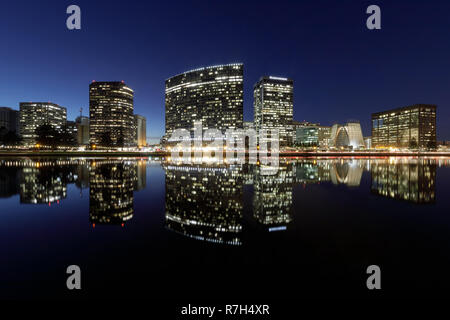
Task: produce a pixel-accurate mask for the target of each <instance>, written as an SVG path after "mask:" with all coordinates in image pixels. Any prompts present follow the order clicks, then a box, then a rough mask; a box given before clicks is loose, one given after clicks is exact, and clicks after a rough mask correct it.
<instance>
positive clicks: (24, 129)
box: [19, 102, 67, 145]
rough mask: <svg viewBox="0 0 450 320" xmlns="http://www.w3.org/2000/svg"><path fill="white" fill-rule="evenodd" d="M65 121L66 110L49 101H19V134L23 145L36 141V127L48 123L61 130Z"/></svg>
mask: <svg viewBox="0 0 450 320" xmlns="http://www.w3.org/2000/svg"><path fill="white" fill-rule="evenodd" d="M66 121H67V110H66V108H64V107H61V106H59V105H57V104H55V103H50V102H21V103H20V113H19V125H20V134H21V136H22V138H23V143H24V144H25V145H33V144H35V143H36V138H37V135H36V129H37V128H38V127H40V126H42V125H50V126H52V127H53V128H54V129H56V130H57V131H61V129H62V127H63V126H64V125H65V124H66Z"/></svg>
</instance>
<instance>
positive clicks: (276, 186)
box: [253, 163, 294, 231]
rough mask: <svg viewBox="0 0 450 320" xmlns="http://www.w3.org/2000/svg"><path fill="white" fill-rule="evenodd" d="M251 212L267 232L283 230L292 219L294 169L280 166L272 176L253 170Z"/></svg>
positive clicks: (257, 168) (259, 169)
mask: <svg viewBox="0 0 450 320" xmlns="http://www.w3.org/2000/svg"><path fill="white" fill-rule="evenodd" d="M254 172H255V174H254V178H253V181H254V183H253V185H254V198H253V212H254V217H255V219H256V220H257V221H258V222H259V223H261V224H263V225H265V226H267V227H268V229H269V231H276V230H284V229H285V228H286V225H287V224H289V222H291V221H292V219H293V213H292V188H293V186H294V167H293V165H292V164H283V163H281V164H280V167H279V170H278V171H277V173H276V174H274V175H265V174H261V168H260V167H255V168H254Z"/></svg>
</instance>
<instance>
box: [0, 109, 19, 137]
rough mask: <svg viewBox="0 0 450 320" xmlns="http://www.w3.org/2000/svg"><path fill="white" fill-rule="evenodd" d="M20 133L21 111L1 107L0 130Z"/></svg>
mask: <svg viewBox="0 0 450 320" xmlns="http://www.w3.org/2000/svg"><path fill="white" fill-rule="evenodd" d="M2 128H4V130H5V131H13V132H16V133H19V111H17V110H13V109H11V108H8V107H0V130H1V129H2Z"/></svg>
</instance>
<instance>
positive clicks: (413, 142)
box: [372, 104, 436, 149]
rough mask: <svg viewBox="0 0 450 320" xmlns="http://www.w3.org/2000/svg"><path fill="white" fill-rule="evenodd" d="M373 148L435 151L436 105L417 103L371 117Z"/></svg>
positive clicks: (374, 114)
mask: <svg viewBox="0 0 450 320" xmlns="http://www.w3.org/2000/svg"><path fill="white" fill-rule="evenodd" d="M372 146H373V147H374V148H390V147H394V148H410V149H417V148H420V149H423V148H426V149H434V148H436V106H435V105H428V104H416V105H412V106H408V107H404V108H398V109H393V110H388V111H384V112H378V113H373V114H372Z"/></svg>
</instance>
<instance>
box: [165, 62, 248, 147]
mask: <svg viewBox="0 0 450 320" xmlns="http://www.w3.org/2000/svg"><path fill="white" fill-rule="evenodd" d="M243 79H244V65H243V64H227V65H219V66H212V67H205V68H200V69H196V70H192V71H188V72H185V73H182V74H179V75H177V76H174V77H172V78H170V79H167V80H166V134H165V137H164V140H165V141H167V140H168V139H170V137H171V136H172V133H173V132H174V131H175V130H176V129H187V130H190V131H191V134H193V128H194V122H197V121H201V122H202V126H203V130H207V129H212V128H215V129H219V130H221V131H222V133H225V131H226V130H227V129H237V128H240V129H242V127H243V117H244V104H243V102H244V87H243Z"/></svg>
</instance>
